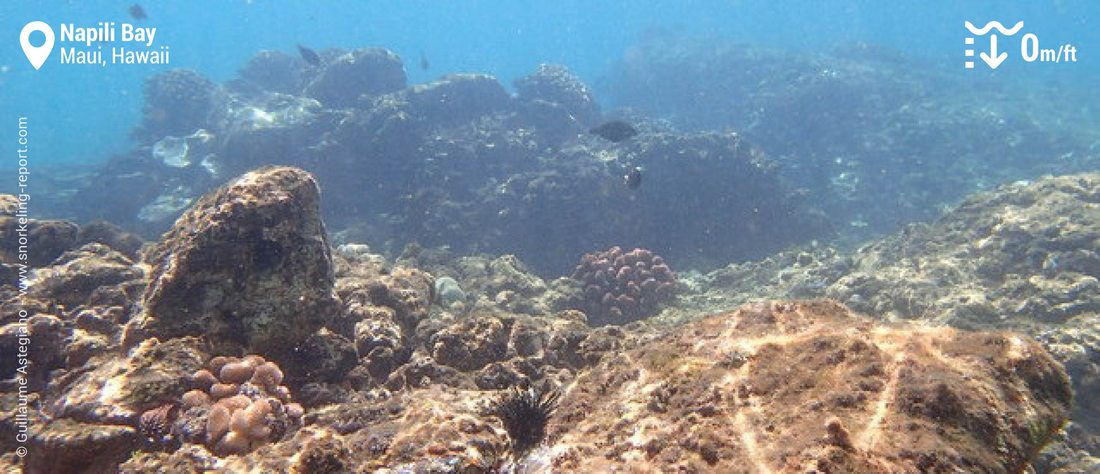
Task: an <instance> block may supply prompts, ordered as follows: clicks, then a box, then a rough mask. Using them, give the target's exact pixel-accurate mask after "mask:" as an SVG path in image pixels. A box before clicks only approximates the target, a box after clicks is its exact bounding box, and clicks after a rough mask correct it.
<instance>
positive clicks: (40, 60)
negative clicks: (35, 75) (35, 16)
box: [19, 21, 53, 70]
mask: <svg viewBox="0 0 1100 474" xmlns="http://www.w3.org/2000/svg"><path fill="white" fill-rule="evenodd" d="M35 31H41V32H42V35H44V36H45V37H46V41H44V42H43V43H42V46H34V45H32V44H31V33H34V32H35ZM19 45H20V46H22V47H23V54H26V55H27V60H28V61H30V62H31V66H34V68H35V69H36V70H37V69H38V68H40V67H42V65H43V64H45V63H46V58H48V57H50V52H51V51H53V28H50V25H47V24H46V22H43V21H32V22H30V23H27V25H26V26H24V27H23V32H22V33H19Z"/></svg>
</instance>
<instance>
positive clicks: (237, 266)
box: [137, 167, 337, 356]
mask: <svg viewBox="0 0 1100 474" xmlns="http://www.w3.org/2000/svg"><path fill="white" fill-rule="evenodd" d="M319 199H320V191H319V189H318V187H317V183H316V182H315V181H314V179H313V177H312V176H310V175H309V174H308V173H306V172H304V171H301V170H299V169H295V168H288V167H269V168H263V169H259V170H257V171H254V172H251V173H247V174H245V175H243V176H241V177H240V178H238V179H236V180H234V181H232V182H231V183H229V184H228V185H226V186H225V187H223V188H221V189H218V190H217V191H215V192H212V193H210V194H208V195H207V196H205V197H203V198H202V199H201V200H200V201H199V202H198V203H196V204H195V206H194V207H192V208H191V209H190V210H189V211H188V212H187V213H185V214H184V215H183V216H182V217H180V219H179V220H178V221H177V222H176V225H175V227H174V228H173V229H172V230H170V231H169V232H168V233H166V234H165V235H164V237H163V238H162V239H161V241H160V242H159V243H158V244H157V245H156V246H155V247H154V248H153V249H152V250H151V251H149V252H148V254H147V255H146V256H145V260H146V262H148V264H149V265H151V266H152V272H151V278H150V283H149V287H148V288H147V289H146V291H145V296H144V302H145V312H144V314H143V315H142V318H140V320H139V322H138V326H137V328H138V329H140V330H141V331H142V332H143V333H144V334H145V335H149V336H156V337H160V338H166V337H167V338H170V337H179V336H184V335H201V336H204V337H206V338H207V340H208V341H209V342H210V343H211V344H212V345H213V347H215V348H216V349H215V350H216V351H218V352H225V353H229V352H231V350H233V349H238V350H239V349H240V348H241V347H242V346H243V347H245V348H248V349H250V350H251V351H253V352H257V353H260V354H264V355H268V356H270V355H272V354H281V353H285V352H286V351H289V350H291V349H292V348H293V347H294V346H295V345H297V344H298V343H300V342H302V341H304V340H305V339H306V338H308V337H309V336H310V335H312V334H313V333H314V332H315V331H317V330H318V329H320V328H321V327H322V326H323V325H324V324H325V322H327V321H328V320H329V319H330V318H331V317H332V315H333V314H334V313H335V312H336V310H337V301H336V296H335V293H334V292H333V271H332V257H331V255H330V250H329V245H328V239H327V237H326V235H325V228H324V224H323V223H322V222H321V218H320V215H319V211H318V201H319ZM139 335H140V333H139ZM223 348H224V349H227V350H224V351H222V350H219V349H223Z"/></svg>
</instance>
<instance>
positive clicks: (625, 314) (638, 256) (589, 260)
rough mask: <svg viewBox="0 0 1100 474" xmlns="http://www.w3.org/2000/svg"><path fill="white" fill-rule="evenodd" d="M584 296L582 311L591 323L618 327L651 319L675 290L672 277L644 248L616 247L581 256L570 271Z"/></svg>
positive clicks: (674, 281)
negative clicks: (625, 250) (627, 250)
mask: <svg viewBox="0 0 1100 474" xmlns="http://www.w3.org/2000/svg"><path fill="white" fill-rule="evenodd" d="M573 279H574V280H577V281H579V282H580V283H581V285H582V288H584V289H583V294H584V301H583V303H582V308H583V309H584V310H585V312H586V313H587V314H588V317H589V321H590V322H592V323H593V324H622V323H625V322H630V321H637V320H639V319H642V318H645V317H648V316H652V315H653V314H654V313H655V312H656V310H657V308H658V307H659V306H660V304H661V303H664V302H666V301H668V300H669V299H670V298H671V297H672V296H673V294H674V293H675V290H676V274H675V273H673V272H672V270H670V269H669V267H668V265H666V264H665V260H664V259H663V258H661V257H660V256H658V255H655V254H654V253H653V252H651V251H649V250H646V249H637V248H636V249H634V250H631V251H629V252H625V253H624V252H623V249H621V248H619V247H617V246H616V247H611V248H610V249H608V250H606V251H603V252H597V253H590V254H585V256H584V257H582V258H581V263H580V265H577V268H576V270H574V271H573Z"/></svg>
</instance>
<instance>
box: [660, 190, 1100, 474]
mask: <svg viewBox="0 0 1100 474" xmlns="http://www.w3.org/2000/svg"><path fill="white" fill-rule="evenodd" d="M1098 278H1100V175H1098V174H1097V173H1083V174H1077V175H1067V176H1059V177H1046V178H1041V179H1039V180H1036V181H1035V182H1034V183H1015V184H1011V185H1006V186H1002V187H999V188H997V189H995V190H993V191H991V192H988V193H982V194H978V195H975V196H973V197H971V198H970V199H968V200H967V201H965V202H964V203H962V204H961V205H959V206H958V208H956V209H954V210H952V211H950V212H948V213H947V214H945V215H944V216H943V217H941V218H940V219H938V220H937V221H935V222H933V223H931V224H914V225H910V226H908V227H906V228H905V229H904V230H903V231H901V232H898V233H897V234H895V235H892V236H888V237H886V238H883V239H880V240H877V241H874V242H872V243H870V244H867V245H865V246H863V247H860V248H859V249H857V250H855V251H853V252H850V253H843V252H839V251H836V250H834V249H830V248H804V249H796V250H792V251H787V252H783V253H780V254H776V255H773V256H771V257H769V258H767V259H765V260H761V261H758V262H750V263H745V264H738V265H730V266H728V267H727V268H724V269H721V270H716V271H714V272H711V273H708V274H706V275H699V276H697V277H694V278H691V280H693V281H692V282H691V284H689V285H688V286H689V287H690V288H692V289H693V290H692V291H689V292H687V293H688V294H686V295H684V296H682V297H681V303H682V305H680V306H679V307H678V308H676V309H674V310H670V311H668V312H666V313H665V314H664V317H665V318H666V319H668V320H681V319H683V318H685V317H688V318H690V317H691V315H693V314H698V313H699V312H705V311H715V310H718V309H720V308H728V307H731V306H733V305H737V304H741V303H744V302H746V301H750V300H753V299H760V298H806V297H821V296H828V297H831V298H835V299H838V300H841V301H844V302H845V303H846V304H848V305H849V306H850V307H852V308H853V309H856V310H858V311H861V312H864V313H866V314H872V315H881V317H882V318H885V319H895V320H897V319H911V320H917V321H925V322H933V323H935V324H949V325H952V326H957V327H963V328H975V329H986V330H988V329H1009V330H1016V331H1022V332H1024V333H1026V334H1029V335H1031V336H1033V337H1035V338H1037V339H1038V340H1039V341H1040V343H1041V344H1043V345H1044V346H1045V347H1046V348H1047V349H1048V350H1050V352H1051V353H1052V355H1053V356H1054V357H1055V358H1056V359H1058V360H1059V361H1060V362H1062V363H1064V364H1065V365H1066V369H1067V371H1068V372H1069V374H1070V378H1071V380H1072V381H1073V386H1074V389H1075V392H1076V393H1077V400H1076V403H1075V406H1074V413H1073V419H1074V425H1073V426H1074V427H1075V428H1074V430H1073V433H1074V435H1073V436H1066V437H1064V438H1060V439H1061V440H1062V442H1065V443H1069V444H1070V446H1069V447H1065V446H1063V447H1060V448H1057V451H1058V452H1059V453H1061V454H1059V456H1061V457H1063V458H1064V459H1061V460H1056V461H1054V462H1052V463H1051V464H1048V465H1054V466H1057V465H1061V464H1060V463H1069V464H1074V465H1077V464H1080V463H1088V462H1096V459H1097V454H1100V426H1097V424H1096V423H1095V422H1094V421H1092V420H1097V419H1100V398H1098V397H1097V394H1100V376H1098V375H1097V374H1100V338H1098V336H1097V335H1098V334H1100V286H1098V285H1097V281H1098V280H1097V279H1098ZM1075 452H1076V453H1081V452H1086V453H1092V454H1091V456H1093V457H1092V458H1091V459H1092V461H1088V460H1087V458H1088V455H1087V454H1086V455H1085V458H1086V459H1085V460H1081V459H1077V458H1074V459H1065V456H1067V455H1069V454H1072V453H1075Z"/></svg>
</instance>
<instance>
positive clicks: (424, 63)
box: [420, 51, 432, 71]
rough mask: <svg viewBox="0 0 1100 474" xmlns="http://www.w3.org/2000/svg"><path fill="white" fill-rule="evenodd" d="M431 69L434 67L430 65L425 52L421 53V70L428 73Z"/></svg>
mask: <svg viewBox="0 0 1100 474" xmlns="http://www.w3.org/2000/svg"><path fill="white" fill-rule="evenodd" d="M430 67H432V66H431V64H428V57H427V56H424V52H423V51H421V52H420V69H421V70H423V71H427V70H428V68H430Z"/></svg>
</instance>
